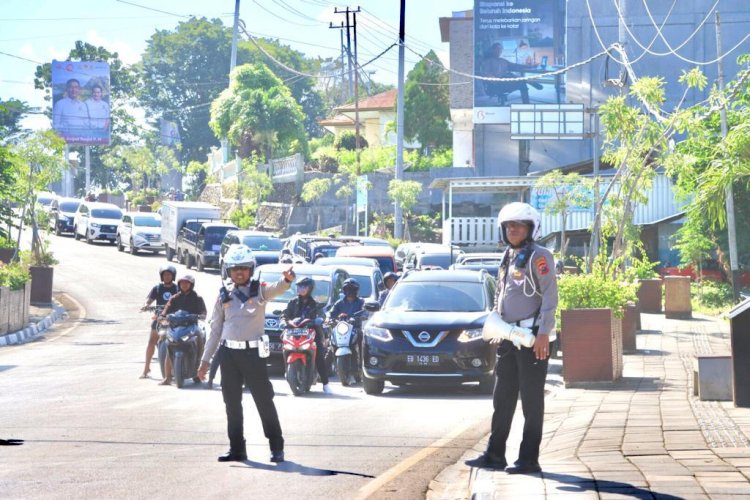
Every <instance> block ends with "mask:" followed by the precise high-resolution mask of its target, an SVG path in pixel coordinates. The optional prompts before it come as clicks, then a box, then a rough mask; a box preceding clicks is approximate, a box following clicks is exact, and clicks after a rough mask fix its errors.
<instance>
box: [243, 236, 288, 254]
mask: <svg viewBox="0 0 750 500" xmlns="http://www.w3.org/2000/svg"><path fill="white" fill-rule="evenodd" d="M242 243H243V244H245V245H247V246H249V247H250V249H251V250H259V251H271V252H276V251H280V250H281V247H282V245H283V244H282V243H281V240H280V239H278V238H272V237H270V236H245V237H244V238H242Z"/></svg>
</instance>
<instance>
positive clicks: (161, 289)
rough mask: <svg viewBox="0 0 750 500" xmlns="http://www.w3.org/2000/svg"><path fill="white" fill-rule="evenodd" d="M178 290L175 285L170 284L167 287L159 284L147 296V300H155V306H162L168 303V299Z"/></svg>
mask: <svg viewBox="0 0 750 500" xmlns="http://www.w3.org/2000/svg"><path fill="white" fill-rule="evenodd" d="M178 291H179V290H178V289H177V284H175V283H172V284H170V285H169V286H167V285H165V284H164V283H159V284H158V285H156V286H155V287H154V288H152V289H151V291H150V292H149V294H148V299H149V300H155V301H156V305H159V306H163V305H164V304H166V303H167V302H169V299H171V298H172V295H174V294H176V293H177V292H178Z"/></svg>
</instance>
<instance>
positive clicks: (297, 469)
mask: <svg viewBox="0 0 750 500" xmlns="http://www.w3.org/2000/svg"><path fill="white" fill-rule="evenodd" d="M242 463H243V464H245V466H246V467H244V468H246V469H260V470H268V471H276V472H287V473H295V474H301V475H303V476H339V475H347V476H356V477H364V478H368V479H374V478H375V476H371V475H369V474H362V473H361V472H350V471H342V470H330V469H318V468H316V467H307V466H305V465H302V464H298V463H296V462H291V461H288V460H287V461H286V462H282V463H280V464H278V465H273V464H264V463H261V462H254V461H253V460H244V461H243V462H242ZM232 467H242V466H241V465H232Z"/></svg>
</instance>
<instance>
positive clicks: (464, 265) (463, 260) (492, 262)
mask: <svg viewBox="0 0 750 500" xmlns="http://www.w3.org/2000/svg"><path fill="white" fill-rule="evenodd" d="M502 258H503V254H501V253H465V254H461V255H459V256H458V258H456V263H455V264H453V265H452V266H450V269H465V270H470V271H481V270H482V269H484V270H485V271H487V272H488V273H490V276H497V271H498V269H500V261H501V260H502Z"/></svg>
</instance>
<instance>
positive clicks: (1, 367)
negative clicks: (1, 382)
mask: <svg viewBox="0 0 750 500" xmlns="http://www.w3.org/2000/svg"><path fill="white" fill-rule="evenodd" d="M15 367H16V365H0V372H4V371H5V370H11V369H13V368H15Z"/></svg>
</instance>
